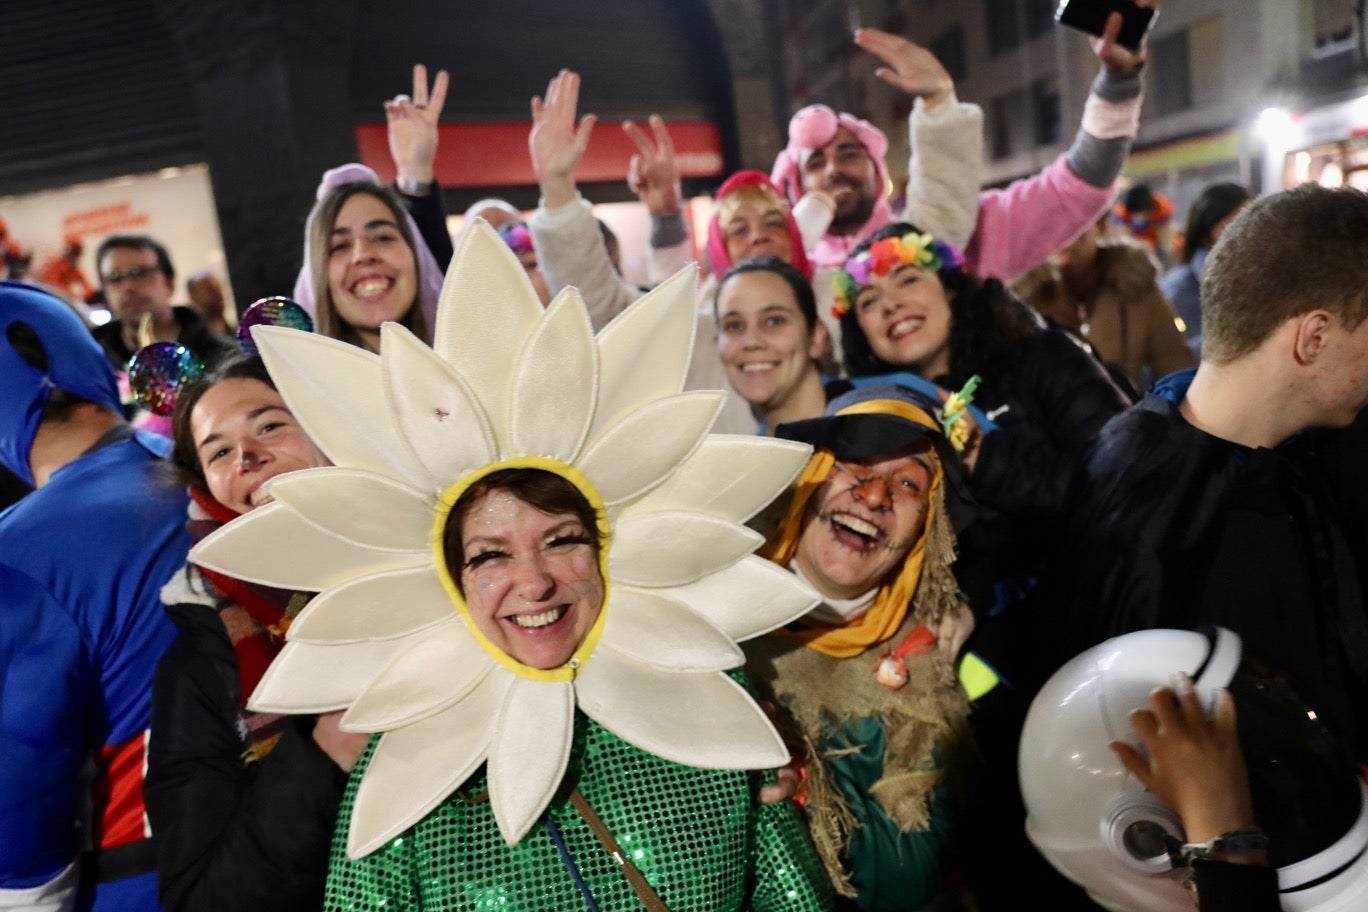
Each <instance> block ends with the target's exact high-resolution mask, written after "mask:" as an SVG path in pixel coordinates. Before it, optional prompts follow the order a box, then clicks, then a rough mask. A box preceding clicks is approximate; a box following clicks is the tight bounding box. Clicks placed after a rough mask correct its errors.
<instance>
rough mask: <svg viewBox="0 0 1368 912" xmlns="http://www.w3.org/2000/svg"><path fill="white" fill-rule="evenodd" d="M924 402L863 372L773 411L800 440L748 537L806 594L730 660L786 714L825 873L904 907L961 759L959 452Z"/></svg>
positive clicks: (931, 876)
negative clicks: (838, 387)
mask: <svg viewBox="0 0 1368 912" xmlns="http://www.w3.org/2000/svg"><path fill="white" fill-rule="evenodd" d="M942 431H943V428H942V427H941V424H940V419H939V417H938V416H937V413H936V408H935V406H934V405H933V404H932V403H931V402H929V401H928V400H926V399H925V398H924V397H921V396H920V395H918V394H917V393H914V392H912V391H911V390H908V389H906V388H904V387H899V386H894V385H885V384H873V385H870V386H867V387H864V388H863V389H859V390H855V391H852V392H850V393H847V394H845V395H843V396H839V397H837V398H836V399H834V400H833V401H832V402H831V403H830V404H829V405H828V407H827V410H826V413H825V415H824V417H820V418H811V419H806V420H803V421H796V422H792V423H789V424H784V425H781V426H780V427H779V430H778V433H779V436H780V437H782V438H787V439H793V440H801V441H803V442H806V443H811V444H813V445H814V446H815V447H816V452H815V453H814V454H813V457H812V459H811V461H810V462H809V464H808V467H807V469H806V470H805V472H804V473H803V475H802V477H801V478H800V479H799V481H798V485H797V488H796V493H795V495H794V499H793V502H792V504H791V505H790V507H789V510H788V513H787V515H786V517H785V518H784V520H783V522H782V523H781V524H780V526H779V528H778V530H777V531H776V533H775V534H774V535H773V536H771V538H770V540H769V542H768V543H767V544H766V546H765V549H764V551H763V552H762V553H764V554H765V555H766V556H768V557H770V558H771V559H772V560H774V561H775V562H776V563H778V564H780V565H782V566H785V567H789V568H790V569H791V570H793V572H794V573H795V574H796V575H798V576H800V577H801V578H803V579H804V580H805V581H807V582H809V583H810V584H811V585H812V586H813V587H814V588H816V589H817V591H818V593H819V594H820V595H821V596H822V602H821V603H820V604H819V605H818V606H817V608H816V609H814V610H813V611H812V612H811V613H809V614H808V615H807V616H805V617H804V618H802V619H801V620H800V621H798V622H796V623H794V624H791V625H789V626H788V627H786V628H784V629H782V630H780V631H776V632H775V633H773V634H771V635H770V636H767V637H762V638H760V639H757V640H754V641H752V642H750V643H748V644H747V646H746V652H747V657H748V662H747V669H748V670H749V671H750V673H751V674H752V676H753V677H754V678H755V680H756V683H757V685H760V686H762V687H763V688H764V689H765V690H766V691H767V692H768V693H769V694H770V695H772V696H773V697H774V699H775V700H776V702H777V703H779V704H780V705H781V706H783V707H784V709H785V710H787V712H788V713H790V714H791V716H792V720H793V723H794V732H795V735H796V739H797V740H798V741H799V742H801V744H802V747H803V749H802V751H801V752H800V754H801V756H802V757H803V758H804V761H805V770H806V776H805V778H804V788H805V795H804V798H805V808H806V810H807V813H808V817H809V819H810V821H811V826H812V831H813V838H814V841H815V842H816V844H817V847H818V850H819V851H820V853H821V855H822V860H823V862H824V863H825V864H826V866H827V870H828V873H829V874H830V875H831V876H832V880H833V883H834V884H835V886H836V888H837V890H838V891H839V892H840V893H841V894H842V895H843V896H845V897H848V898H850V899H851V900H853V902H852V905H853V907H854V908H857V909H861V910H888V912H893V910H901V909H914V908H920V907H921V906H922V905H924V904H926V902H928V901H929V900H930V899H931V898H932V897H933V896H934V895H935V893H936V892H937V891H938V889H939V888H940V886H941V885H942V883H943V880H944V876H945V873H946V871H947V870H948V869H949V868H950V866H951V863H952V860H951V859H952V854H953V852H952V849H953V843H954V836H955V833H956V829H957V826H956V812H955V810H954V808H953V806H952V801H951V795H950V787H949V780H950V779H951V778H953V777H954V776H956V775H957V774H958V773H959V772H961V771H963V765H964V763H965V762H966V756H965V754H964V750H965V748H966V747H967V746H968V740H967V726H966V718H967V716H968V712H969V701H968V696H967V695H966V693H965V692H964V690H963V689H962V688H961V687H960V685H959V682H958V680H957V678H956V674H955V666H954V659H955V655H956V653H957V651H958V647H959V645H960V644H959V643H956V642H950V641H948V640H949V638H948V637H947V639H946V640H945V641H938V637H937V633H936V631H938V630H947V631H948V630H952V629H954V625H946V624H945V623H944V622H945V621H946V620H947V619H949V618H951V617H953V616H954V615H955V614H956V613H957V612H960V611H962V610H964V609H963V608H962V606H961V596H960V594H959V593H960V588H959V585H958V583H957V582H956V580H955V576H954V574H953V572H952V568H951V564H952V563H953V561H954V559H955V534H954V531H953V530H952V528H951V522H950V516H949V512H948V511H947V508H946V505H947V502H950V503H951V504H952V505H957V504H955V502H956V501H957V500H958V497H959V495H958V488H959V484H960V481H959V474H960V473H959V460H958V456H957V455H956V453H955V451H954V449H953V447H952V446H951V445H950V443H949V441H948V440H947V439H946V437H945V436H944V435H943V433H942Z"/></svg>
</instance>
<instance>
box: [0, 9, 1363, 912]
mask: <svg viewBox="0 0 1368 912" xmlns="http://www.w3.org/2000/svg"><path fill="white" fill-rule="evenodd" d="M1134 2H1136V3H1137V5H1140V6H1146V7H1151V8H1152V7H1154V6H1155V5H1156V0H1134ZM1119 27H1120V18H1119V16H1117V17H1115V18H1114V19H1113V20H1112V21H1109V22H1108V25H1107V27H1106V29H1105V30H1104V32H1103V34H1102V36H1101V37H1099V38H1097V39H1095V40H1094V41H1093V47H1094V50H1095V52H1096V55H1097V59H1098V61H1099V64H1100V69H1099V73H1098V76H1097V79H1096V80H1095V82H1094V83H1093V87H1092V92H1091V94H1090V96H1089V98H1088V101H1087V104H1086V106H1085V109H1084V113H1083V117H1082V121H1081V123H1080V124H1079V128H1078V132H1077V134H1076V136H1075V138H1074V141H1073V143H1072V144H1071V146H1070V148H1069V149H1068V151H1067V152H1065V153H1064V154H1062V155H1061V156H1060V157H1059V158H1058V159H1057V160H1056V161H1054V162H1052V163H1050V164H1049V165H1048V166H1046V167H1045V168H1044V169H1043V170H1042V171H1041V172H1040V173H1038V174H1035V175H1031V176H1029V177H1026V178H1023V179H1021V180H1019V181H1017V182H1016V183H1013V184H1011V185H1010V186H1007V187H1005V188H1002V189H995V190H988V191H981V190H980V188H979V183H980V181H979V177H980V169H979V162H980V157H981V148H982V137H981V126H982V113H981V111H980V110H979V109H978V108H977V107H976V106H974V105H971V104H966V103H963V102H960V101H959V100H958V99H957V98H956V96H955V87H954V83H953V80H952V79H951V77H950V75H949V73H948V72H947V71H946V69H945V68H944V67H943V66H942V65H941V64H940V62H939V61H937V60H936V58H935V57H934V56H933V55H932V54H930V53H929V52H928V51H927V50H926V49H924V48H922V47H920V46H918V45H916V44H914V43H912V42H910V41H907V40H906V39H903V38H901V37H899V36H896V35H893V34H889V33H886V32H881V31H879V30H877V29H861V30H860V31H858V32H857V33H856V36H855V42H856V44H857V45H858V46H859V48H861V49H862V50H863V51H864V52H866V53H868V54H871V55H873V56H874V57H875V58H877V59H878V60H879V62H880V63H881V67H880V69H879V70H878V73H879V76H880V77H881V78H883V79H884V80H885V81H886V82H888V83H889V84H890V85H891V86H892V87H894V88H895V89H897V90H899V91H901V92H904V93H906V94H907V95H908V97H909V98H910V99H911V102H912V103H911V113H910V115H909V119H908V130H909V134H908V139H909V147H910V149H911V159H910V161H909V163H908V174H909V180H908V185H907V195H906V201H905V206H904V208H903V210H902V211H901V212H894V211H893V209H892V207H891V206H890V204H889V202H888V200H887V185H888V163H887V162H886V160H885V157H886V153H887V151H888V148H889V142H888V138H887V137H886V136H885V135H884V134H883V132H882V131H880V130H879V129H878V128H876V127H875V126H873V125H872V124H870V123H868V122H867V121H865V120H862V119H860V118H859V117H857V116H855V115H852V114H850V113H846V112H838V111H835V110H833V109H831V108H829V107H826V106H824V105H813V106H810V107H807V108H804V109H802V110H800V111H798V112H797V113H795V114H794V115H793V118H792V120H791V122H790V124H789V131H788V137H787V144H786V145H785V147H784V148H783V150H782V151H781V152H780V154H779V156H778V158H777V160H776V162H775V163H774V167H773V169H772V172H771V173H770V174H765V173H763V172H760V171H754V170H746V171H740V172H738V173H736V174H734V175H731V176H730V177H729V178H728V179H727V180H725V181H724V182H723V183H722V184H721V185H720V187H719V188H718V190H717V193H716V202H715V208H714V212H713V214H712V217H711V219H710V220H709V223H708V228H707V236H706V238H705V239H704V243H703V245H702V248H703V249H702V252H701V257H700V259H701V267H702V269H701V271H700V270H699V269H697V268H695V267H694V266H693V259H694V245H693V242H692V240H691V237H690V233H689V228H688V226H687V224H686V223H685V219H684V205H683V200H682V194H681V190H680V179H679V169H678V166H677V162H676V156H675V152H674V148H673V144H672V142H671V139H670V133H669V127H668V124H666V123H665V122H664V121H663V120H661V119H660V118H659V117H655V116H652V117H651V118H650V119H649V120H648V121H647V122H646V123H645V124H644V125H639V124H636V123H633V122H627V123H626V124H624V128H625V129H626V131H627V133H628V134H629V135H630V136H631V138H632V140H633V141H634V142H635V144H636V146H637V147H638V150H639V154H638V155H637V156H635V157H634V158H633V160H632V162H631V165H630V169H629V173H628V175H627V176H628V183H629V185H630V187H631V188H632V190H633V191H634V192H635V193H636V194H637V196H638V197H639V199H640V200H641V202H642V204H643V205H644V206H645V207H646V209H647V210H648V211H649V213H650V217H651V233H650V244H651V254H652V261H651V263H652V265H651V268H652V280H653V284H652V286H651V287H648V288H642V287H639V286H637V285H635V284H633V283H631V282H628V281H626V280H624V279H623V278H622V276H621V274H620V271H619V269H618V265H617V256H616V239H615V238H613V237H612V233H611V231H609V230H608V229H607V228H606V226H604V225H603V224H602V223H601V222H598V221H597V220H596V219H595V218H594V216H593V210H592V207H591V205H590V203H589V202H588V201H587V200H585V199H584V198H583V197H582V196H581V195H580V193H579V190H578V187H577V184H576V180H575V171H576V167H577V165H578V163H579V161H580V159H581V158H582V156H583V155H584V153H585V150H586V148H587V147H588V144H589V142H590V141H591V137H592V133H593V131H594V129H595V127H596V123H595V118H594V117H593V115H592V114H585V115H581V113H580V104H579V97H580V78H579V76H578V75H577V74H576V73H573V72H571V71H568V70H565V71H561V72H560V73H558V74H557V75H556V76H555V77H554V78H552V79H551V81H550V82H549V84H548V86H547V89H546V93H545V94H544V95H542V96H538V97H536V98H534V99H533V100H532V104H531V111H532V117H531V129H530V134H529V142H528V146H529V154H530V157H531V161H532V165H533V169H534V171H535V173H536V175H537V179H538V182H539V186H540V190H541V201H540V205H539V206H538V208H537V209H536V210H535V211H534V212H532V213H531V214H530V215H528V216H526V217H524V215H523V213H521V212H519V211H518V210H517V209H516V208H514V207H512V206H510V205H508V204H507V203H505V202H503V201H500V200H496V199H490V200H482V201H480V202H479V203H477V204H475V205H474V206H472V207H471V209H470V211H469V212H467V219H466V223H465V225H464V227H463V229H462V232H461V234H460V235H459V236H458V237H456V238H454V239H453V238H452V237H451V236H450V235H449V234H448V232H447V227H446V213H445V211H444V208H443V203H442V190H441V187H440V186H439V185H438V184H437V182H436V178H435V175H434V170H433V162H434V161H435V158H436V153H437V137H438V130H437V126H438V123H439V120H440V118H441V115H442V110H443V107H444V103H445V99H446V94H447V88H448V77H447V74H446V73H445V72H439V73H437V74H436V75H435V76H434V77H433V78H432V79H431V81H429V77H428V72H427V70H426V69H425V68H424V67H422V66H417V67H415V69H414V77H413V85H412V89H411V94H407V95H401V96H398V97H396V98H395V99H393V100H392V101H390V102H387V103H386V105H385V112H386V117H387V122H388V128H389V138H390V151H391V154H392V156H393V158H394V164H395V171H396V174H397V177H396V180H395V182H394V184H393V186H386V185H385V184H383V183H382V182H381V181H380V179H379V178H378V177H377V175H376V174H375V172H374V171H372V170H371V169H369V168H367V167H365V166H363V165H360V164H356V163H351V164H343V165H340V166H339V167H336V168H334V169H332V170H330V171H328V172H327V173H325V174H324V175H323V176H322V179H321V181H320V183H319V185H318V188H317V194H316V203H315V205H314V206H313V208H312V210H311V211H310V212H309V213H308V214H307V219H306V222H305V231H304V238H303V246H302V254H301V260H300V262H301V266H300V271H299V277H298V280H297V282H296V284H295V286H294V289H293V293H292V297H293V299H294V300H295V301H297V302H298V304H299V305H300V306H302V308H303V309H304V310H305V311H307V312H308V313H309V314H311V315H312V320H313V325H314V329H313V331H312V332H309V331H304V330H300V329H298V328H286V327H283V326H269V325H267V326H260V325H258V326H256V328H255V329H253V330H251V331H250V332H248V331H247V330H244V331H242V332H237V330H236V328H235V327H234V326H233V325H232V323H231V322H230V321H229V320H228V319H227V318H226V317H225V312H224V297H223V293H222V289H221V288H220V287H219V286H218V284H217V281H216V280H215V279H214V277H213V276H212V275H210V274H197V275H195V276H193V277H192V278H191V280H190V281H189V282H188V283H187V288H188V289H189V294H190V295H191V297H192V298H193V299H194V301H195V304H196V306H195V307H194V308H192V307H189V306H179V305H175V304H174V303H173V300H174V297H175V294H174V290H175V280H176V272H175V268H174V266H173V264H172V263H171V261H170V257H169V255H168V254H167V251H166V249H165V247H164V246H163V245H162V244H161V243H159V242H158V241H157V240H156V239H155V238H152V237H148V236H143V235H125V234H121V235H114V236H110V237H107V238H104V239H103V240H102V241H101V242H100V244H99V246H98V249H97V252H96V265H97V270H98V279H99V284H100V290H101V293H102V294H103V296H104V299H105V300H106V301H107V302H108V306H109V308H110V310H111V313H112V315H113V319H111V320H110V321H109V322H107V323H105V324H103V325H101V326H98V327H94V328H92V327H90V326H88V325H87V324H86V323H84V322H83V321H82V319H81V317H80V316H79V314H78V312H77V311H76V310H74V309H73V308H72V307H70V306H68V304H67V303H65V302H64V301H63V300H62V299H61V298H59V297H58V296H56V295H54V294H52V293H51V292H50V291H49V290H45V289H44V288H42V287H40V286H38V285H33V284H27V283H25V282H20V281H9V280H7V281H3V282H0V326H3V329H4V338H5V341H4V343H3V344H0V392H2V393H3V394H2V395H0V466H3V470H4V482H5V487H4V489H3V496H4V503H5V504H8V505H9V506H8V508H7V509H6V510H5V511H4V512H3V513H0V668H3V669H4V673H3V681H4V682H5V686H4V687H3V688H0V908H21V909H35V910H72V909H79V910H83V912H84V910H90V909H95V910H152V909H157V908H162V907H164V908H167V909H174V910H179V909H186V910H190V909H193V910H205V909H224V910H236V909H254V910H260V909H282V910H283V909H291V910H293V909H315V908H323V909H329V910H343V909H346V910H361V909H381V908H429V907H430V908H442V909H472V910H474V909H489V908H511V909H546V908H555V909H571V908H585V909H591V910H605V912H606V910H618V909H635V908H643V907H644V908H646V909H650V910H662V909H669V910H676V912H683V910H694V909H696V910H704V909H708V910H722V909H735V910H740V909H757V910H825V909H858V910H878V912H895V910H918V909H983V910H995V909H1008V908H1019V907H1020V905H1021V903H1022V901H1023V900H1022V897H1023V896H1029V897H1030V902H1031V903H1032V904H1033V905H1040V906H1042V907H1048V908H1051V909H1065V910H1067V909H1089V908H1097V905H1096V904H1097V903H1101V904H1103V905H1104V906H1106V907H1107V908H1109V909H1134V910H1149V909H1155V910H1159V909H1174V908H1181V907H1182V903H1185V902H1188V901H1189V895H1190V894H1195V895H1196V897H1197V898H1198V899H1199V901H1200V903H1201V905H1202V907H1203V908H1211V909H1225V908H1241V909H1250V910H1255V912H1262V910H1276V909H1279V908H1282V909H1289V910H1313V909H1319V910H1325V912H1328V910H1331V909H1349V908H1355V907H1357V905H1361V904H1364V903H1368V861H1365V860H1364V859H1365V851H1364V850H1365V849H1368V790H1366V789H1365V788H1364V786H1363V784H1362V776H1361V773H1360V770H1361V765H1362V764H1363V763H1365V762H1368V718H1365V717H1364V712H1365V707H1368V664H1365V661H1364V659H1363V656H1364V655H1365V654H1368V614H1366V613H1365V611H1366V610H1368V602H1365V599H1364V597H1363V592H1364V587H1365V585H1368V559H1365V557H1364V555H1365V554H1368V496H1365V494H1368V491H1366V490H1365V486H1364V484H1363V479H1362V473H1361V472H1358V471H1355V470H1354V469H1356V468H1357V466H1358V465H1359V463H1360V462H1361V459H1362V452H1363V449H1362V446H1361V444H1362V443H1363V442H1364V434H1365V431H1368V418H1365V417H1364V416H1365V415H1368V411H1365V407H1366V406H1368V321H1365V317H1368V275H1365V274H1363V273H1364V272H1365V270H1368V265H1365V264H1368V258H1365V257H1364V256H1363V252H1364V250H1365V247H1366V246H1368V196H1366V195H1365V194H1363V193H1362V192H1360V191H1357V190H1353V189H1335V190H1332V189H1326V188H1322V187H1319V186H1315V185H1307V186H1303V187H1298V188H1295V189H1292V190H1287V191H1283V192H1279V193H1273V194H1269V195H1266V196H1263V197H1258V198H1256V197H1254V196H1253V194H1251V193H1250V192H1249V191H1248V190H1247V189H1246V188H1243V187H1240V186H1238V185H1233V184H1219V185H1214V186H1212V187H1211V188H1209V189H1208V190H1207V191H1206V192H1205V193H1203V194H1202V195H1201V197H1200V198H1199V199H1198V201H1197V203H1196V204H1195V205H1194V206H1193V208H1192V212H1191V214H1190V216H1189V218H1188V222H1187V226H1186V231H1185V234H1184V236H1183V239H1182V248H1181V250H1180V252H1179V255H1178V257H1177V264H1176V265H1174V266H1173V268H1172V269H1171V270H1170V271H1169V272H1168V273H1167V274H1165V273H1164V272H1163V270H1162V267H1161V265H1160V259H1159V258H1158V257H1157V254H1158V253H1159V251H1160V250H1161V249H1162V248H1163V247H1164V242H1163V240H1162V237H1163V233H1162V232H1161V231H1160V228H1161V226H1162V225H1163V224H1164V223H1167V222H1168V220H1169V219H1170V217H1171V215H1172V204H1171V203H1168V201H1167V200H1166V199H1163V198H1162V196H1161V195H1156V194H1153V193H1151V192H1149V191H1148V190H1147V188H1136V189H1135V190H1134V191H1133V192H1131V193H1128V194H1126V195H1125V196H1124V197H1122V198H1120V199H1118V194H1117V190H1116V182H1117V179H1118V176H1119V174H1120V172H1121V169H1122V167H1123V165H1124V163H1125V160H1126V156H1127V154H1128V150H1129V146H1130V142H1131V140H1132V139H1133V138H1134V136H1135V135H1136V130H1137V126H1138V121H1139V112H1140V104H1141V71H1142V68H1143V66H1144V63H1145V56H1146V51H1145V48H1144V45H1143V44H1142V45H1141V46H1140V47H1139V48H1136V49H1130V48H1126V47H1123V46H1121V45H1119V44H1118V43H1117V42H1116V40H1115V39H1116V36H1117V32H1118V30H1119ZM1140 190H1144V191H1145V192H1139V191H1140ZM1165 204H1167V209H1165ZM1118 219H1120V220H1123V221H1125V222H1126V225H1127V227H1128V228H1129V232H1127V233H1126V235H1125V236H1122V234H1121V233H1120V232H1117V231H1116V230H1115V227H1114V226H1113V224H1112V223H1113V222H1114V221H1116V220H1118ZM1132 235H1133V236H1132ZM1149 235H1153V236H1154V237H1153V238H1151V237H1149ZM699 275H701V279H697V278H696V277H697V276H699ZM1175 308H1176V312H1175ZM244 322H247V321H244ZM157 345H162V346H171V347H172V350H174V351H177V352H181V351H183V352H185V353H186V354H185V355H184V359H185V360H184V361H178V362H177V364H183V363H193V364H195V365H196V367H195V369H194V370H192V371H190V372H189V373H188V374H186V373H184V372H182V373H180V374H175V375H171V374H168V375H165V376H158V377H155V378H154V379H153V380H151V381H148V380H146V379H145V377H144V379H142V380H140V381H139V382H137V383H130V382H129V379H128V372H129V370H130V361H131V360H132V361H134V362H135V363H136V361H137V359H138V358H141V357H142V353H144V352H147V351H150V350H152V348H151V347H155V346H157ZM175 346H179V348H175ZM149 383H150V384H151V385H153V386H155V387H156V388H157V390H158V392H159V394H160V395H161V396H162V399H163V401H165V400H166V399H167V398H168V397H169V398H174V408H173V409H171V410H170V411H169V414H166V415H164V416H163V418H162V421H163V423H162V424H157V423H156V422H155V421H149V420H147V419H148V414H149V409H152V408H153V406H151V405H150V404H149V402H148V401H146V400H145V399H144V398H141V397H143V396H144V391H145V388H146V387H147V386H148V384H149ZM91 530H93V532H94V534H93V535H89V536H87V535H85V534H84V533H85V532H87V531H91ZM1194 631H1196V632H1194ZM1075 657H1076V658H1075ZM1090 692H1091V693H1093V696H1090V697H1088V698H1087V699H1080V698H1079V696H1078V695H1079V694H1084V693H1090ZM1033 701H1034V704H1033Z"/></svg>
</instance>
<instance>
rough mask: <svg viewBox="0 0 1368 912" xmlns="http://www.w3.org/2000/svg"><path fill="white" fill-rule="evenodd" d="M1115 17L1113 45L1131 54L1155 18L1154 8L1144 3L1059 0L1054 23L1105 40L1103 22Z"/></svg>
mask: <svg viewBox="0 0 1368 912" xmlns="http://www.w3.org/2000/svg"><path fill="white" fill-rule="evenodd" d="M1113 13H1116V14H1118V15H1120V17H1121V28H1120V30H1119V31H1118V32H1117V34H1116V38H1115V40H1116V43H1117V44H1119V45H1121V46H1122V47H1124V48H1129V49H1130V50H1131V51H1133V52H1138V51H1139V50H1140V44H1141V42H1143V41H1144V40H1145V36H1146V35H1147V34H1149V30H1150V28H1151V27H1152V26H1153V25H1154V17H1155V16H1156V15H1157V14H1158V10H1157V8H1156V4H1155V3H1153V2H1145V0H1060V3H1059V6H1058V8H1056V9H1055V21H1057V22H1058V23H1059V24H1060V25H1067V26H1069V27H1070V28H1075V29H1078V30H1079V31H1081V32H1086V33H1088V34H1089V35H1094V36H1096V37H1098V38H1102V37H1105V35H1106V31H1107V20H1108V19H1110V18H1111V16H1112V14H1113Z"/></svg>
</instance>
